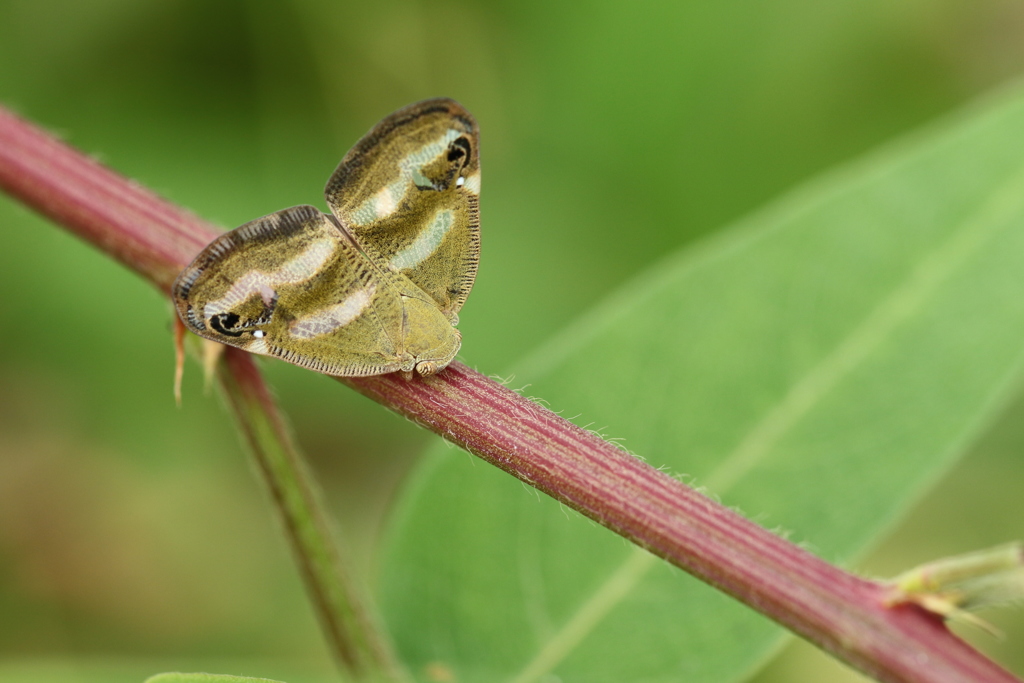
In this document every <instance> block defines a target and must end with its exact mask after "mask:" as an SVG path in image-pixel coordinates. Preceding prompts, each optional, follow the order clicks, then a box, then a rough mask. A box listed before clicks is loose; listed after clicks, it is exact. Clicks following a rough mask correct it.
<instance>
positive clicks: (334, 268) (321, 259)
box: [173, 206, 458, 376]
mask: <svg viewBox="0 0 1024 683" xmlns="http://www.w3.org/2000/svg"><path fill="white" fill-rule="evenodd" d="M400 284H401V281H400V280H398V279H395V278H382V277H381V275H380V271H379V268H377V267H376V266H375V265H374V264H373V263H371V262H369V261H368V260H367V259H366V258H365V257H364V256H363V255H362V254H360V253H359V250H358V249H356V247H355V246H354V245H353V244H351V242H350V241H349V239H348V237H347V236H346V235H345V234H343V233H342V231H341V230H340V229H339V228H338V227H337V226H336V225H335V224H334V222H333V221H332V219H331V218H330V217H328V216H325V215H324V214H323V213H321V212H320V211H319V210H317V209H316V208H314V207H312V206H296V207H293V208H290V209H285V210H283V211H279V212H277V213H273V214H270V215H269V216H265V217H263V218H260V219H257V220H255V221H252V222H251V223H247V224H245V225H243V226H241V227H239V228H237V229H235V230H232V231H231V232H228V233H225V234H224V235H222V236H221V237H219V238H217V239H216V240H214V241H213V242H212V243H211V244H210V245H209V246H208V247H206V249H204V250H203V251H202V252H201V253H200V254H199V256H198V257H196V259H195V260H194V261H193V263H192V264H191V265H190V266H189V267H188V268H186V269H185V270H184V271H183V272H182V273H181V275H179V276H178V279H177V280H176V281H175V283H174V287H173V295H174V302H175V306H176V308H177V310H178V314H179V316H180V317H181V319H182V321H184V323H185V324H186V326H187V327H188V328H189V329H191V330H192V331H193V332H195V333H196V334H198V335H200V336H201V337H205V338H207V339H212V340H214V341H218V342H222V343H224V344H229V345H231V346H237V347H239V348H242V349H245V350H247V351H250V352H253V353H259V354H263V355H269V356H276V357H279V358H282V359H284V360H286V361H289V362H291V363H294V364H296V365H301V366H303V367H307V368H310V369H312V370H316V371H318V372H322V373H326V374H330V375H344V376H355V375H374V374H381V373H386V372H393V371H395V370H407V371H408V370H411V369H412V365H413V363H412V362H411V361H410V358H411V356H410V354H409V353H408V352H407V349H406V346H407V344H406V339H405V338H406V336H407V335H406V329H407V327H409V326H412V327H413V328H415V329H418V330H421V336H423V337H425V338H426V341H423V342H421V346H428V347H429V346H431V345H432V344H433V346H438V345H440V346H444V344H445V342H446V341H448V345H449V346H450V340H446V339H445V335H448V336H451V335H452V328H451V325H450V324H449V323H448V322H447V320H445V319H444V317H443V316H442V315H441V314H440V312H438V311H434V318H435V319H432V318H431V317H430V316H429V311H428V312H427V315H424V314H423V313H422V312H421V311H420V310H419V309H416V310H415V311H413V313H414V316H415V317H414V318H413V319H412V320H410V319H409V315H407V313H406V312H405V310H404V309H405V306H404V299H403V295H402V292H401V287H400ZM410 289H413V288H410ZM421 296H422V295H421ZM439 322H440V323H441V324H440V325H439V324H438V323H439ZM457 348H458V339H457V336H456V338H455V350H457ZM454 354H455V351H451V355H452V356H454Z"/></svg>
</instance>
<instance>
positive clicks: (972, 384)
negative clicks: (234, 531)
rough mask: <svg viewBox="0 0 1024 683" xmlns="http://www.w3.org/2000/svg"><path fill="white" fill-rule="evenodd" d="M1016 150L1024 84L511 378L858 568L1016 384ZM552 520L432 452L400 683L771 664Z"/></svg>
mask: <svg viewBox="0 0 1024 683" xmlns="http://www.w3.org/2000/svg"><path fill="white" fill-rule="evenodd" d="M1022 132H1024V94H1022V93H1020V92H1014V93H1011V94H1009V95H1008V96H1004V97H1002V98H1000V99H999V100H998V101H994V102H989V103H988V104H986V105H985V106H984V107H976V108H973V109H971V110H969V111H968V112H965V113H964V114H962V115H961V116H959V117H957V118H956V119H954V120H952V121H948V122H945V123H944V124H942V125H940V126H936V127H934V128H933V129H932V130H930V131H928V132H927V133H925V134H922V135H919V136H916V137H915V138H914V139H913V140H908V141H905V142H903V143H901V144H898V145H895V146H893V147H891V148H888V149H886V150H883V151H882V152H880V153H878V154H876V155H873V156H872V157H870V158H868V159H866V160H863V161H861V162H859V163H856V164H853V165H852V166H850V167H848V168H846V169H843V170H841V171H839V172H836V173H833V174H830V176H829V177H827V178H825V179H823V180H821V181H820V182H817V183H815V184H812V185H810V186H808V187H805V188H803V189H801V190H799V191H797V192H795V193H793V194H792V195H790V196H788V197H786V198H784V199H783V200H782V201H780V202H778V203H776V204H775V205H773V206H771V207H769V208H768V209H766V210H764V211H762V212H760V213H758V214H757V215H754V216H753V217H751V218H749V219H748V220H746V221H744V222H743V223H741V224H740V225H737V226H735V227H734V228H733V229H731V230H729V231H727V232H726V233H724V234H722V235H720V236H719V237H718V238H716V239H713V240H711V241H709V242H707V243H705V244H703V245H701V246H699V247H698V248H696V249H693V250H690V251H688V252H686V253H682V254H677V255H675V256H674V257H672V258H670V259H668V260H667V261H666V262H664V263H662V264H660V265H658V266H656V267H653V268H651V269H650V270H649V271H648V272H647V273H646V274H645V275H644V276H643V277H642V278H641V279H639V280H638V281H637V282H634V283H633V284H632V285H630V286H628V287H626V288H624V289H623V290H621V291H620V292H619V293H618V294H617V295H615V296H614V297H613V298H611V299H610V300H609V301H607V302H606V303H605V304H604V305H602V306H600V307H599V308H598V309H597V310H595V311H593V312H591V313H590V314H589V315H587V316H586V317H585V318H584V319H583V320H582V321H580V322H579V323H577V324H575V325H573V326H572V327H571V328H570V329H569V330H568V331H567V332H566V333H565V334H563V335H562V336H561V337H560V338H559V339H557V340H556V341H555V342H554V343H552V344H550V345H549V346H548V347H547V348H546V349H544V350H543V351H542V352H541V353H539V354H538V355H537V356H536V357H535V358H534V359H533V360H532V361H530V362H527V363H524V364H523V365H521V366H520V367H518V368H516V379H515V382H514V384H515V385H524V384H527V383H529V388H528V389H527V390H526V391H527V393H529V394H531V395H534V396H539V397H542V398H543V399H545V400H546V401H548V402H549V403H550V405H552V406H553V407H554V408H555V409H558V410H561V411H563V414H565V415H566V416H570V417H572V416H578V417H575V420H576V421H577V422H578V423H580V424H584V425H591V426H593V427H596V428H598V429H599V430H600V431H601V432H603V433H606V434H608V435H610V436H614V437H621V438H622V439H623V444H624V446H626V447H628V448H629V449H630V450H631V451H633V452H635V453H637V454H639V455H641V456H643V457H644V458H645V459H646V460H647V461H648V462H649V463H651V464H652V465H654V466H656V467H661V468H665V469H668V470H669V471H672V472H677V473H685V476H687V477H692V479H693V481H694V482H695V483H696V484H697V485H701V486H705V487H707V488H708V490H709V492H710V493H711V494H712V495H715V496H719V497H721V499H722V500H723V502H725V503H726V504H728V505H732V506H736V507H738V508H740V509H741V510H743V511H744V512H745V513H746V514H747V515H749V516H751V517H752V518H754V519H756V520H758V521H759V522H760V523H762V524H764V525H765V526H768V527H771V528H777V529H780V530H784V531H785V532H786V533H787V534H789V535H790V536H791V537H792V538H793V539H794V541H799V542H802V543H805V544H808V545H809V547H810V548H811V549H812V550H814V551H815V552H816V553H818V554H819V555H821V556H823V557H824V558H826V559H828V560H830V561H838V562H840V563H842V562H845V561H849V560H850V559H851V558H855V557H856V556H857V555H858V554H860V553H862V552H863V551H864V550H865V549H866V548H867V547H868V545H869V544H870V543H871V541H872V540H873V539H876V538H877V537H878V536H879V534H880V533H881V532H882V531H884V530H885V529H886V528H887V527H888V526H889V525H891V524H892V522H893V521H894V520H895V519H896V518H897V517H898V515H900V513H901V512H903V511H904V510H905V509H906V508H907V506H909V505H910V504H911V503H912V502H913V501H914V500H915V499H916V498H917V497H918V496H919V495H921V493H922V492H923V490H924V489H925V488H927V486H928V485H930V484H931V483H932V482H934V481H935V480H936V479H937V478H938V477H939V476H941V474H942V473H943V471H944V470H945V469H946V468H947V467H948V466H949V465H950V463H951V462H952V461H953V460H954V459H955V458H956V457H957V456H958V455H960V454H962V453H963V452H964V450H965V447H966V445H967V444H968V442H969V441H970V440H971V439H972V438H974V437H975V436H977V435H978V433H979V432H980V430H981V429H982V428H983V426H984V425H985V424H986V421H988V420H990V419H991V418H992V417H993V416H994V414H995V413H996V412H997V411H998V410H999V409H1000V407H1001V406H1002V405H1003V404H1004V402H1005V400H1006V399H1007V398H1008V396H1009V394H1010V392H1011V391H1012V390H1013V389H1014V387H1015V386H1016V383H1017V381H1018V379H1019V378H1020V375H1021V365H1022V360H1024V356H1022V351H1024V296H1022V290H1024V135H1022ZM643 234H644V226H643V225H623V226H622V237H621V238H622V239H623V240H634V239H643ZM565 258H571V255H570V254H566V255H565ZM509 333H510V334H514V331H511V330H510V331H509ZM559 507H560V506H559V505H558V504H557V503H554V502H553V501H552V500H550V499H548V498H546V497H542V496H540V495H539V494H537V493H536V492H535V491H533V490H532V489H529V488H527V487H526V486H524V485H522V484H520V483H519V482H517V481H515V480H513V479H511V478H510V477H508V476H506V475H505V474H503V473H502V472H499V471H498V470H496V469H493V468H490V467H485V466H483V465H481V464H480V463H479V462H476V461H474V459H473V458H471V457H469V456H467V455H466V454H464V453H461V452H457V451H453V450H451V449H445V448H438V449H437V450H436V452H434V453H433V455H432V457H431V458H429V461H428V463H427V464H426V465H425V466H424V467H423V469H422V470H421V472H420V473H419V476H418V477H417V478H416V479H415V481H414V483H413V485H412V487H411V491H410V492H409V495H408V496H407V497H406V498H405V499H404V502H403V505H402V506H401V509H400V511H399V514H398V515H397V516H396V524H395V527H394V529H393V533H392V535H391V537H390V541H391V542H390V546H389V550H388V554H387V557H386V562H385V565H384V576H383V580H382V586H381V593H382V602H383V607H384V610H385V613H386V616H387V619H388V622H389V624H390V627H391V629H392V632H393V633H394V635H395V637H396V639H397V641H398V644H399V648H400V650H401V652H402V654H403V657H404V658H405V661H406V662H407V663H408V664H409V666H410V668H411V669H412V671H413V672H414V674H415V675H420V676H425V677H427V678H428V679H429V675H428V674H426V673H425V671H427V669H428V667H433V669H434V671H435V672H436V671H437V670H442V671H443V670H446V669H447V670H450V671H451V672H452V673H453V674H454V676H455V678H456V679H457V680H467V681H468V680H487V681H497V680H514V681H517V682H518V683H522V682H525V681H542V680H548V679H547V678H546V676H547V675H548V674H554V675H556V676H557V677H558V680H561V681H564V682H565V683H571V682H574V681H586V682H589V683H601V682H603V681H607V682H613V681H615V682H618V681H624V680H643V681H645V682H650V681H679V680H686V681H690V682H697V681H731V680H738V679H742V678H744V677H745V676H747V675H749V673H750V672H751V671H753V670H755V669H756V668H757V667H758V666H759V665H760V664H761V663H762V662H763V661H764V659H765V658H767V657H769V656H770V655H772V653H773V652H774V651H775V649H776V648H777V647H778V646H779V644H780V639H781V636H782V635H783V634H782V632H781V630H780V629H778V628H777V627H775V626H774V625H772V624H770V623H769V622H768V621H767V620H765V619H764V618H762V617H760V616H759V615H757V614H756V613H754V612H753V611H751V610H749V609H747V608H745V607H743V606H742V605H739V604H738V603H736V602H734V601H732V600H731V599H729V598H727V597H725V596H724V595H721V594H719V593H717V592H715V591H714V590H712V589H710V588H708V587H707V586H704V585H702V584H700V583H699V582H697V581H696V580H694V579H692V578H690V577H688V576H686V575H684V574H683V573H682V572H681V571H679V570H676V569H674V568H672V567H670V566H668V565H666V564H665V563H662V562H660V561H657V560H654V559H653V558H651V557H650V556H648V555H646V554H644V553H642V552H641V551H638V550H636V549H634V548H632V547H631V546H629V545H628V544H627V543H626V542H624V541H623V540H621V539H620V538H618V537H616V536H614V535H613V534H611V532H608V531H606V530H604V529H603V528H600V527H598V526H597V525H595V524H594V523H592V522H589V521H587V520H584V519H582V518H581V517H580V516H579V515H577V514H575V513H572V512H570V511H568V510H565V509H564V508H563V509H559ZM439 667H440V669H439ZM550 680H556V679H554V678H551V679H550Z"/></svg>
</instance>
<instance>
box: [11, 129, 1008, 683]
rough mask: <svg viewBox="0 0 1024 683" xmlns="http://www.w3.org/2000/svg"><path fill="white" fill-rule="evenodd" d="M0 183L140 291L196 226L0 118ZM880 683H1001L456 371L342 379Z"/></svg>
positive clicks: (709, 510)
mask: <svg viewBox="0 0 1024 683" xmlns="http://www.w3.org/2000/svg"><path fill="white" fill-rule="evenodd" d="M0 186H3V187H5V188H7V190H8V191H9V192H10V193H11V194H14V195H15V196H17V197H19V198H21V199H22V200H23V201H24V202H25V203H26V204H28V205H29V206H32V207H34V208H36V209H37V210H39V211H41V212H42V213H44V214H46V215H48V216H50V217H51V218H53V219H54V220H55V221H57V222H58V223H60V224H62V225H64V226H65V227H67V228H68V229H70V230H73V231H74V232H76V233H78V234H80V235H82V236H83V237H84V238H86V239H87V240H89V241H91V242H93V243H94V244H96V245H97V246H98V247H100V248H101V249H103V250H104V251H106V252H107V253H109V254H110V255H112V256H114V257H115V258H117V259H119V260H120V261H122V262H123V263H125V264H126V265H128V266H129V267H131V268H133V269H134V270H136V271H137V272H138V273H139V274H140V275H142V276H143V277H145V278H147V279H148V280H150V281H151V282H153V283H154V284H155V285H156V286H158V287H160V288H162V289H165V290H166V289H167V288H168V286H169V285H170V282H171V281H172V280H173V277H174V274H175V273H176V272H177V271H178V270H179V269H180V268H182V267H183V266H184V265H185V264H186V263H187V262H188V261H189V260H190V259H191V257H192V256H193V255H194V254H195V253H196V252H198V251H199V250H200V249H201V248H202V247H203V246H205V244H206V243H207V242H208V241H209V240H210V239H211V238H212V237H213V236H214V235H215V232H214V231H213V230H212V229H211V228H210V227H209V226H208V225H207V224H205V223H203V222H202V221H200V220H199V219H198V218H195V217H193V216H191V215H189V214H187V213H186V212H184V211H182V210H180V209H177V208H176V207H173V206H172V205H170V204H168V203H166V202H164V201H163V200H160V199H159V198H157V197H155V196H154V195H152V194H150V193H149V192H147V191H145V190H143V189H142V188H139V187H138V186H136V185H134V184H132V183H130V182H129V181H127V180H124V179H123V178H120V177H119V176H117V175H116V174H114V173H112V172H111V171H109V170H107V169H104V168H102V167H100V166H99V165H98V164H96V163H94V162H92V161H91V160H89V159H87V158H85V157H83V156H82V155H81V154H79V153H78V152H75V151H74V150H72V149H70V148H68V147H66V146H64V145H62V144H61V143H59V142H57V141H55V140H53V139H52V138H50V137H48V136H47V135H45V134H44V133H42V132H40V131H38V130H37V129H35V128H33V127H31V126H30V125H29V124H27V123H25V122H23V121H20V120H18V119H17V118H15V117H13V116H11V115H10V114H6V113H3V112H2V110H0ZM342 381H344V382H345V383H346V384H348V385H349V386H351V387H353V388H355V389H356V390H357V391H360V392H362V393H363V394H365V395H367V396H370V397H371V398H373V399H374V400H376V401H378V402H380V403H381V404H383V405H385V406H387V407H389V408H391V409H392V410H394V411H396V412H399V413H401V414H402V415H405V416H407V417H409V418H411V419H413V420H415V421H416V422H418V423H420V424H421V425H423V426H425V427H426V428H428V429H430V430H432V431H434V432H436V433H438V434H440V435H441V436H443V437H445V438H446V439H448V440H449V441H451V442H453V443H455V444H458V445H459V446H461V447H463V448H465V449H467V450H468V451H470V452H472V453H475V454H476V455H478V456H480V457H481V458H483V459H484V460H486V461H487V462H489V463H491V464H493V465H495V466H497V467H500V468H501V469H503V470H504V471H506V472H508V473H509V474H511V475H513V476H515V477H516V478H518V479H520V480H522V481H523V482H526V483H527V484H529V485H531V486H534V487H536V488H538V489H539V490H541V491H544V492H545V493H547V494H548V495H550V496H552V497H554V498H556V499H557V500H559V501H561V502H563V503H565V504H566V505H569V506H570V507H572V508H574V509H576V510H578V511H580V512H581V513H582V514H584V515H586V516H588V517H590V518H591V519H593V520H595V521H597V522H598V523H600V524H603V525H604V526H606V527H608V528H609V529H611V530H613V531H615V532H616V533H619V534H621V535H622V536H624V537H625V538H628V539H629V540H631V541H633V542H634V543H636V544H637V545H639V546H641V547H643V548H646V549H647V550H649V551H650V552H652V553H653V554H655V555H658V556H660V557H662V558H664V559H665V560H667V561H669V562H671V563H672V564H674V565H676V566H677V567H680V568H682V569H684V570H685V571H687V572H690V573H691V574H693V575H695V576H697V577H699V578H701V579H702V580H704V581H706V582H708V583H710V584H712V585H714V586H716V587H718V588H719V589H721V590H723V591H725V592H726V593H728V594H729V595H732V596H733V597H735V598H736V599H738V600H740V601H742V602H744V603H745V604H747V605H749V606H750V607H751V608H752V609H755V610H757V611H759V612H761V613H762V614H765V615H767V616H768V617H770V618H772V619H774V620H775V621H777V622H778V623H780V624H782V625H783V626H786V627H787V628H789V629H791V630H792V631H794V632H795V633H797V634H799V635H801V636H803V637H804V638H806V639H808V640H810V641H811V642H813V643H815V644H817V645H818V646H819V647H822V648H823V649H825V650H827V651H829V652H831V653H833V654H834V655H835V656H836V657H838V658H839V659H841V660H843V661H845V662H846V663H848V664H850V665H851V666H854V667H856V668H858V669H860V670H861V671H864V672H865V673H867V674H869V675H872V676H874V677H876V678H878V679H879V680H882V681H901V682H911V681H913V682H918V683H926V682H931V683H939V682H943V683H952V682H954V681H958V682H963V681H1002V682H1009V681H1014V680H1017V679H1015V678H1014V677H1013V676H1012V675H1011V674H1009V673H1008V672H1006V671H1004V670H1003V669H1001V668H999V667H998V666H997V665H995V664H994V663H992V662H991V661H989V660H988V659H986V658H985V657H983V656H982V655H980V654H979V653H978V652H976V651H975V650H973V649H972V648H970V647H969V646H968V645H966V644H965V643H964V642H963V641H961V640H959V639H958V638H956V637H955V636H954V635H953V634H952V633H951V632H950V631H949V630H948V629H947V628H946V627H945V625H944V624H943V622H942V621H941V620H940V619H938V618H937V617H935V616H934V615H932V614H929V613H927V612H925V611H924V610H921V609H919V608H917V607H914V606H911V605H904V606H898V607H886V606H885V605H884V604H883V603H884V599H885V595H886V590H887V589H886V588H885V587H883V586H882V585H880V584H878V583H876V582H873V581H868V580H866V579H862V578H859V577H857V576H854V575H852V574H849V573H847V572H844V571H842V570H841V569H839V568H837V567H834V566H832V565H830V564H828V563H827V562H824V561H823V560H821V559H819V558H817V557H815V556H813V555H811V554H810V553H808V552H806V551H804V550H803V549H801V548H798V547H797V546H795V545H793V544H792V543H789V542H787V541H785V540H783V539H781V538H779V537H777V536H775V535H773V534H771V533H769V532H768V531H765V530H764V529H762V528H760V527H759V526H757V525H756V524H753V523H752V522H750V521H748V520H746V519H744V518H743V517H741V516H739V515H737V514H736V513H734V512H732V511H731V510H729V509H727V508H725V507H724V506H722V505H720V504H718V503H716V502H714V501H712V500H709V499H708V498H707V497H705V496H703V495H701V494H700V493H698V492H696V491H694V490H693V489H691V488H689V487H688V486H685V485H684V484H682V483H680V482H679V481H677V480H675V479H673V478H671V477H669V476H668V475H665V474H663V473H662V472H659V471H657V470H655V469H654V468H652V467H650V466H648V465H646V464H644V463H643V462H640V461H639V460H637V459H635V458H633V457H630V456H629V455H626V454H625V453H623V452H622V451H620V450H618V449H617V448H616V447H615V446H613V445H611V444H609V443H607V442H605V441H603V440H601V439H600V438H598V437H596V436H594V435H593V434H591V433H589V432H587V431H585V430H583V429H580V428H579V427H576V426H575V425H573V424H572V423H570V422H568V421H566V420H564V419H562V418H561V417H559V416H557V415H555V414H554V413H552V412H550V411H548V410H547V409H545V408H542V407H540V406H538V405H536V404H534V403H532V402H530V401H529V400H527V399H525V398H523V397H521V396H519V395H518V394H516V393H515V392H512V391H510V390H508V389H506V388H505V387H503V386H501V385H500V384H498V383H496V382H494V381H492V380H489V379H487V378H486V377H484V376H482V375H480V374H479V373H476V372H474V371H472V370H470V369H468V368H466V367H465V366H463V365H460V364H458V363H455V364H452V365H451V366H450V367H449V368H448V370H446V371H445V372H443V373H441V374H439V375H438V376H435V377H431V378H427V379H414V380H412V381H406V380H403V379H402V378H401V377H399V376H397V375H383V376H379V377H369V378H348V379H344V380H342Z"/></svg>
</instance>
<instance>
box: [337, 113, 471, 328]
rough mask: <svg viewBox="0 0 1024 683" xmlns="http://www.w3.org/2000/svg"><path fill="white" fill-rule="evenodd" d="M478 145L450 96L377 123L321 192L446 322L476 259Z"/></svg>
mask: <svg viewBox="0 0 1024 683" xmlns="http://www.w3.org/2000/svg"><path fill="white" fill-rule="evenodd" d="M478 147H479V134H478V131H477V126H476V121H474V120H473V117H472V116H471V115H470V114H469V112H467V111H466V110H465V109H463V108H462V106H460V105H459V104H458V103H456V102H454V101H453V100H449V99H434V100H426V101H424V102H419V103H417V104H413V105H411V106H408V107H406V108H404V109H400V110H398V111H396V112H395V113H393V114H391V115H390V116H388V117H387V118H386V119H384V120H383V121H381V122H380V123H379V124H377V125H376V126H375V127H374V128H373V130H371V131H370V132H369V133H367V134H366V135H365V136H364V137H363V138H362V139H361V140H360V141H359V142H358V143H356V145H355V147H353V148H352V149H351V150H350V151H349V153H348V154H346V155H345V158H344V159H342V161H341V164H340V165H339V166H338V168H337V170H336V171H335V172H334V175H332V176H331V179H330V181H328V183H327V187H326V189H325V194H326V197H327V203H328V204H329V205H330V207H331V210H332V211H333V212H334V215H335V216H336V217H337V218H338V220H339V221H340V222H341V224H342V225H343V226H344V227H345V229H346V230H348V231H349V233H350V234H352V235H353V237H354V238H355V240H356V241H357V242H358V243H359V245H360V247H361V248H362V249H363V250H364V251H365V252H366V253H367V254H368V255H369V256H370V257H371V258H373V259H374V260H376V261H377V262H378V263H380V264H381V265H382V267H384V266H386V267H388V268H390V269H391V270H392V271H396V272H400V273H402V274H403V275H405V276H406V277H408V278H409V279H410V280H412V281H413V282H414V283H415V284H416V285H417V286H418V287H420V289H422V290H423V291H425V292H426V293H427V294H429V295H430V297H431V298H433V299H434V301H436V302H437V305H438V307H439V308H440V309H441V311H442V312H443V313H444V314H445V315H446V316H447V317H448V318H449V319H451V320H457V315H456V314H457V313H458V311H459V309H460V308H462V305H463V304H464V303H465V301H466V297H468V296H469V290H470V289H472V287H473V281H474V280H475V279H476V271H477V264H478V262H479V259H480V213H479V195H480V158H479V154H478Z"/></svg>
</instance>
